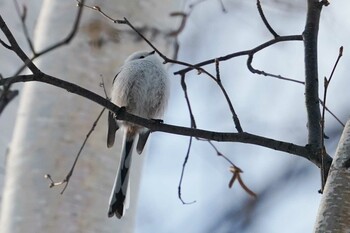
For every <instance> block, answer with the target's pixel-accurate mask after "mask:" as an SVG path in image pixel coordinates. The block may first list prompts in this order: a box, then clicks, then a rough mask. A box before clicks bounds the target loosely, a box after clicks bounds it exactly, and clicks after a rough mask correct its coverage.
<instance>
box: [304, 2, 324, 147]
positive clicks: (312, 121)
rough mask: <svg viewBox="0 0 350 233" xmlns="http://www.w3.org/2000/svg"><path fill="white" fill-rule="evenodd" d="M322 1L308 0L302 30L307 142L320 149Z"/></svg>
mask: <svg viewBox="0 0 350 233" xmlns="http://www.w3.org/2000/svg"><path fill="white" fill-rule="evenodd" d="M321 9H322V3H320V2H319V1H315V0H308V8H307V18H306V25H305V30H304V32H303V39H304V49H305V51H304V53H305V58H304V59H305V103H306V111H307V125H308V144H309V145H310V146H312V147H313V148H314V149H321V146H322V145H321V140H322V137H323V135H322V134H321V112H320V105H319V96H318V67H317V62H318V61H317V37H318V27H319V22H320V15H321Z"/></svg>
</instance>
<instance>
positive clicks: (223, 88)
mask: <svg viewBox="0 0 350 233" xmlns="http://www.w3.org/2000/svg"><path fill="white" fill-rule="evenodd" d="M215 68H216V83H217V85H218V86H219V88H220V90H221V92H222V93H223V95H224V96H225V99H226V102H227V104H228V106H229V108H230V111H231V113H232V119H233V122H234V124H235V127H236V129H237V132H238V133H243V129H242V126H241V123H240V121H239V118H238V115H237V113H236V111H235V109H234V107H233V104H232V101H231V99H230V97H229V96H228V93H227V91H226V89H225V87H224V85H223V84H222V82H221V78H220V67H219V61H216V62H215Z"/></svg>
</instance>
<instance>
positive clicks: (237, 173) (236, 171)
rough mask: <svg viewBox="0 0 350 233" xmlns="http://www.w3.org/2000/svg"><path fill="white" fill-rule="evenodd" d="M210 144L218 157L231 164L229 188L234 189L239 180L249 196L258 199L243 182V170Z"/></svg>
mask: <svg viewBox="0 0 350 233" xmlns="http://www.w3.org/2000/svg"><path fill="white" fill-rule="evenodd" d="M208 143H209V144H210V145H211V147H212V148H213V149H214V150H215V152H216V155H217V156H220V157H222V158H224V159H225V160H226V161H227V162H228V163H230V164H231V166H230V172H231V173H232V178H231V179H230V182H229V184H228V187H229V188H232V185H233V183H234V182H235V181H236V180H238V183H239V184H240V186H241V187H242V188H243V189H244V191H246V192H247V193H248V194H249V195H251V196H252V197H254V198H256V194H255V193H254V192H253V191H252V190H250V189H249V188H248V186H247V185H246V184H245V183H244V182H243V179H242V177H241V173H243V170H242V169H240V168H239V167H237V166H236V165H235V164H234V163H233V162H232V161H231V160H230V159H229V158H227V157H226V156H225V155H224V154H223V153H221V152H220V151H219V150H218V148H217V147H216V146H215V145H214V143H212V142H211V141H210V140H208Z"/></svg>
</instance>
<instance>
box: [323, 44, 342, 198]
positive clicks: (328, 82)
mask: <svg viewBox="0 0 350 233" xmlns="http://www.w3.org/2000/svg"><path fill="white" fill-rule="evenodd" d="M342 56H343V46H341V47H340V48H339V54H338V57H337V60H336V61H335V64H334V66H333V69H332V72H331V74H330V76H329V79H327V77H324V92H323V108H322V116H321V137H322V141H321V143H322V152H321V157H322V159H321V191H320V192H321V193H322V192H323V189H324V186H325V184H326V180H327V177H326V165H325V162H324V160H325V156H326V154H327V152H326V149H325V143H324V135H325V133H324V128H325V113H326V107H325V106H326V101H327V92H328V87H329V84H330V82H331V80H332V78H333V74H334V71H335V69H336V68H337V66H338V62H339V60H340V58H341V57H342Z"/></svg>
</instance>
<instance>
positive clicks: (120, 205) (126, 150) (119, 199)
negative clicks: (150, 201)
mask: <svg viewBox="0 0 350 233" xmlns="http://www.w3.org/2000/svg"><path fill="white" fill-rule="evenodd" d="M133 143H134V138H131V139H130V138H128V137H127V136H126V135H125V136H124V139H123V148H122V153H121V155H120V163H119V168H118V173H117V175H116V177H115V181H114V185H113V190H112V193H111V197H110V199H109V210H108V217H112V216H113V215H115V216H116V217H117V218H121V217H122V216H123V215H124V212H125V209H126V208H127V207H128V203H126V202H125V201H126V193H127V190H128V186H129V169H130V164H131V154H132V146H133Z"/></svg>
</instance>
